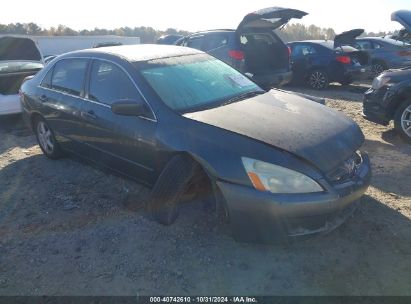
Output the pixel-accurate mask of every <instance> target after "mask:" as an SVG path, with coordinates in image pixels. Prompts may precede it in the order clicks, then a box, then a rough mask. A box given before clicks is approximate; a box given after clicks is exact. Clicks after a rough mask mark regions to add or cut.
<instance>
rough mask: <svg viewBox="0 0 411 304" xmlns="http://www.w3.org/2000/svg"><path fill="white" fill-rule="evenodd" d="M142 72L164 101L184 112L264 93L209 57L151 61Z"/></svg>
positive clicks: (237, 73)
mask: <svg viewBox="0 0 411 304" xmlns="http://www.w3.org/2000/svg"><path fill="white" fill-rule="evenodd" d="M140 70H141V73H142V75H143V77H144V78H145V79H146V81H147V82H148V83H149V85H150V86H151V87H152V88H153V90H154V91H155V92H156V93H157V94H158V96H159V97H160V98H161V99H162V101H163V102H164V103H165V104H166V105H167V106H169V107H170V108H171V109H173V110H175V111H177V112H181V113H187V112H194V111H197V110H202V109H207V108H213V107H217V106H220V105H222V104H226V103H227V102H230V101H237V100H240V99H241V96H244V98H246V97H247V96H249V95H248V93H250V94H252V93H254V92H255V93H262V92H264V91H263V90H262V89H261V88H260V87H258V86H257V85H256V84H255V83H254V82H252V81H251V80H249V79H248V78H247V77H246V76H244V75H242V74H241V73H239V72H237V71H236V70H235V69H233V68H231V67H230V66H228V65H227V64H225V63H223V62H222V61H220V60H217V59H215V58H214V57H211V56H209V55H206V54H195V55H188V56H179V57H170V58H162V59H156V60H151V61H148V62H146V63H145V64H144V65H143V67H142V68H141V69H140Z"/></svg>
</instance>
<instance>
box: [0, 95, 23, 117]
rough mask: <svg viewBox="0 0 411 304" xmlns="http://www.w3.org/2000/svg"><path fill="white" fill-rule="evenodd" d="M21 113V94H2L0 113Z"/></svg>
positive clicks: (0, 96) (0, 97)
mask: <svg viewBox="0 0 411 304" xmlns="http://www.w3.org/2000/svg"><path fill="white" fill-rule="evenodd" d="M17 113H21V104H20V99H19V95H17V94H16V95H3V94H0V115H9V114H17Z"/></svg>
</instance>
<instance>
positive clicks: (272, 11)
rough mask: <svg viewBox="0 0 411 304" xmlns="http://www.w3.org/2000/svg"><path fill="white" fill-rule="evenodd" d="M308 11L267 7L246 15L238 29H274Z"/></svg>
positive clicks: (299, 17)
mask: <svg viewBox="0 0 411 304" xmlns="http://www.w3.org/2000/svg"><path fill="white" fill-rule="evenodd" d="M305 15H308V13H306V12H303V11H299V10H296V9H291V8H282V7H267V8H263V9H260V10H258V11H255V12H253V13H250V14H248V15H246V16H245V17H244V18H243V20H242V21H241V23H240V24H239V25H238V28H237V31H241V30H243V29H251V28H253V29H256V28H257V29H261V28H264V29H271V30H274V29H276V28H278V27H280V26H282V25H284V24H286V23H287V22H288V21H290V19H301V18H302V17H304V16H305Z"/></svg>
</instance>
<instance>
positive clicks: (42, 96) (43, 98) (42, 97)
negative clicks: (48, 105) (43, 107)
mask: <svg viewBox="0 0 411 304" xmlns="http://www.w3.org/2000/svg"><path fill="white" fill-rule="evenodd" d="M39 99H40V101H41V102H46V101H47V100H48V97H47V96H46V95H44V94H43V95H41V96H40V97H39Z"/></svg>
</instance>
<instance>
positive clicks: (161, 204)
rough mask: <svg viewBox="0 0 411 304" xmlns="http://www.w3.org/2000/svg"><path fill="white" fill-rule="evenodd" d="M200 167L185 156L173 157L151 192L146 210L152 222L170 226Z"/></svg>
mask: <svg viewBox="0 0 411 304" xmlns="http://www.w3.org/2000/svg"><path fill="white" fill-rule="evenodd" d="M199 169H200V166H199V165H198V164H197V163H196V162H195V161H193V160H192V159H191V158H190V157H188V156H185V155H176V156H174V157H173V158H172V159H171V160H170V161H169V162H168V163H167V165H166V166H165V168H164V169H163V171H162V172H161V174H160V176H159V177H158V179H157V181H156V183H155V185H154V187H153V189H152V190H151V193H150V196H149V199H148V202H147V209H148V212H149V214H150V216H151V218H152V219H153V220H155V221H156V222H158V223H160V224H163V225H170V224H172V223H173V222H174V221H175V220H176V218H177V217H178V213H179V208H178V203H179V202H180V198H181V197H182V195H183V194H184V193H185V191H186V190H187V187H188V185H189V182H190V180H191V179H192V178H193V177H194V176H195V175H196V174H197V173H198V172H199Z"/></svg>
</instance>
